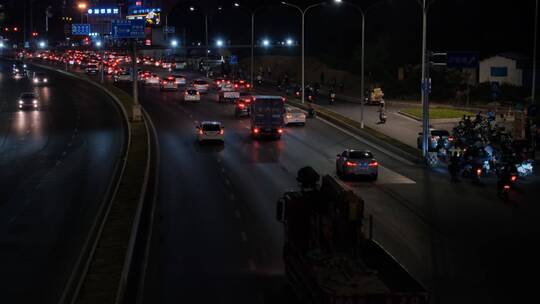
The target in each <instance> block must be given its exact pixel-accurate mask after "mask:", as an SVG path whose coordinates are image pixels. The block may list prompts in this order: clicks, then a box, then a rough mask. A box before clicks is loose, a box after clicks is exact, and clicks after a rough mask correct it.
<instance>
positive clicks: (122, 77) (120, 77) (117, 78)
mask: <svg viewBox="0 0 540 304" xmlns="http://www.w3.org/2000/svg"><path fill="white" fill-rule="evenodd" d="M131 78H132V77H131V73H130V72H129V71H125V70H124V71H121V72H119V73H118V74H116V75H114V76H113V79H114V82H123V81H131V80H132V79H131Z"/></svg>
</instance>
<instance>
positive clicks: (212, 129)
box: [197, 121, 225, 143]
mask: <svg viewBox="0 0 540 304" xmlns="http://www.w3.org/2000/svg"><path fill="white" fill-rule="evenodd" d="M224 135H225V131H224V128H223V126H221V123H220V122H218V121H203V122H201V123H200V124H199V125H198V126H197V140H198V141H199V142H203V141H220V142H222V143H223V142H225V140H224V138H223V136H224Z"/></svg>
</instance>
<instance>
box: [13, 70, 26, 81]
mask: <svg viewBox="0 0 540 304" xmlns="http://www.w3.org/2000/svg"><path fill="white" fill-rule="evenodd" d="M25 77H26V73H25V72H24V71H17V72H13V79H15V80H19V79H22V78H25Z"/></svg>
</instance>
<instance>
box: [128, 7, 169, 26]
mask: <svg viewBox="0 0 540 304" xmlns="http://www.w3.org/2000/svg"><path fill="white" fill-rule="evenodd" d="M126 18H127V19H129V20H134V19H137V20H146V24H147V25H159V24H161V9H159V8H155V9H154V8H139V9H134V10H133V11H132V12H131V14H130V15H128V16H126Z"/></svg>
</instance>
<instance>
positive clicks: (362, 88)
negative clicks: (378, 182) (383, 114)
mask: <svg viewBox="0 0 540 304" xmlns="http://www.w3.org/2000/svg"><path fill="white" fill-rule="evenodd" d="M334 3H336V4H346V5H350V6H352V7H354V8H355V9H357V10H358V11H359V12H360V15H361V16H362V49H361V55H360V57H361V59H360V60H361V65H362V67H361V72H360V74H361V80H360V92H361V94H360V128H362V129H363V128H364V99H365V98H366V97H365V69H364V63H365V41H366V39H365V36H366V35H365V33H366V30H365V29H366V14H367V13H368V11H369V10H370V9H372V8H373V7H375V6H377V5H379V4H381V3H383V2H382V1H381V2H376V3H374V4H372V5H371V6H368V7H367V8H365V9H362V7H360V6H359V5H356V4H353V3H350V2H346V1H342V0H334Z"/></svg>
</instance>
